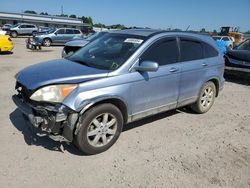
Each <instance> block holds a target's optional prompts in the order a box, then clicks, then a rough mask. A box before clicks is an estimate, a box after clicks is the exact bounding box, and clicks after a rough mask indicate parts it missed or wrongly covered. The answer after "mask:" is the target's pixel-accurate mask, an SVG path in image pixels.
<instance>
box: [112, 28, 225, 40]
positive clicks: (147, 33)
mask: <svg viewBox="0 0 250 188" xmlns="http://www.w3.org/2000/svg"><path fill="white" fill-rule="evenodd" d="M110 33H118V34H130V35H138V36H143V37H146V38H151V37H153V36H156V35H159V34H165V35H166V36H180V37H181V36H183V37H193V38H196V39H200V40H203V41H205V42H208V43H211V42H212V43H213V42H214V41H213V39H212V38H211V37H210V36H208V35H204V34H199V33H194V32H188V31H187V32H186V31H166V30H161V29H125V30H114V31H110ZM220 37H221V36H220Z"/></svg>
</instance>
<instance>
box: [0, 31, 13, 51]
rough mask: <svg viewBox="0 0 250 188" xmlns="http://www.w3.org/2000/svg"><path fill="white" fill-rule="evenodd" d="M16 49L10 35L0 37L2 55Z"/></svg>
mask: <svg viewBox="0 0 250 188" xmlns="http://www.w3.org/2000/svg"><path fill="white" fill-rule="evenodd" d="M13 48H14V44H13V42H12V40H11V38H10V36H8V35H0V53H1V52H10V51H12V49H13Z"/></svg>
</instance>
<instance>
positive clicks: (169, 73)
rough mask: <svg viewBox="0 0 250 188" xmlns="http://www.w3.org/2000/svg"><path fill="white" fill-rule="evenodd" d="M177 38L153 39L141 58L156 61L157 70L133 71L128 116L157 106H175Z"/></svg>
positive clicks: (177, 92) (177, 70)
mask: <svg viewBox="0 0 250 188" xmlns="http://www.w3.org/2000/svg"><path fill="white" fill-rule="evenodd" d="M178 57H179V50H178V47H177V41H176V38H169V37H168V38H165V39H161V40H159V41H157V42H155V43H154V44H153V45H151V47H149V48H148V49H147V50H146V52H144V53H143V55H142V56H141V57H140V62H143V61H154V62H157V63H158V64H159V69H158V71H156V72H133V73H131V76H133V77H134V80H135V82H134V83H132V85H131V90H130V96H131V100H130V101H131V104H130V105H131V107H132V108H131V109H132V110H131V111H132V112H131V115H139V114H143V113H147V115H150V113H151V112H153V111H155V110H157V109H160V108H161V109H163V108H165V109H168V107H169V108H174V107H176V105H177V100H178V95H179V82H180V73H181V67H180V65H179V63H178Z"/></svg>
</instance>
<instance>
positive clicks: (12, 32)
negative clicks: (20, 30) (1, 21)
mask: <svg viewBox="0 0 250 188" xmlns="http://www.w3.org/2000/svg"><path fill="white" fill-rule="evenodd" d="M10 35H11V37H13V38H16V37H17V35H18V34H17V32H16V31H11V33H10Z"/></svg>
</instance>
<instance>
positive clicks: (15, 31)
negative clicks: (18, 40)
mask: <svg viewBox="0 0 250 188" xmlns="http://www.w3.org/2000/svg"><path fill="white" fill-rule="evenodd" d="M37 31H38V28H37V26H36V25H33V24H27V23H22V24H17V25H14V26H13V27H11V28H10V35H11V36H12V37H14V38H15V37H17V36H18V35H34V34H35V33H36V32H37Z"/></svg>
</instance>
